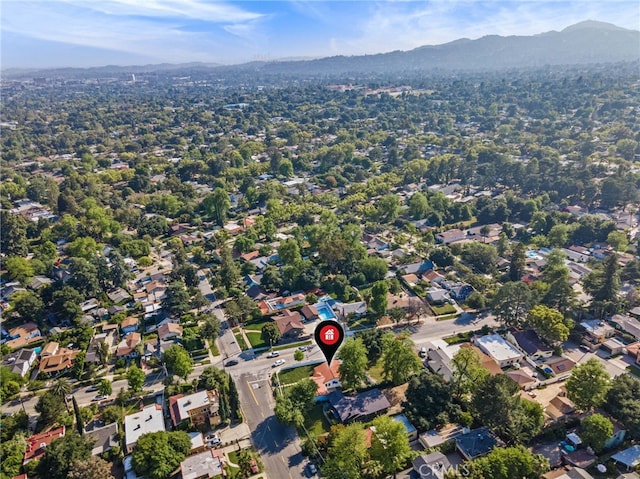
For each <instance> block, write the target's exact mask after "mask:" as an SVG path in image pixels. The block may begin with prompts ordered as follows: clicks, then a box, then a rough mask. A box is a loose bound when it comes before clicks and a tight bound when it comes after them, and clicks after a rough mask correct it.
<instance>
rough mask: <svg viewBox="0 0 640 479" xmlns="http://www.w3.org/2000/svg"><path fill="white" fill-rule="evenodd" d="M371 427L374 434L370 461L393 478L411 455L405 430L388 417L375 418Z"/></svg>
mask: <svg viewBox="0 0 640 479" xmlns="http://www.w3.org/2000/svg"><path fill="white" fill-rule="evenodd" d="M373 427H375V434H373V437H372V440H371V449H370V455H371V459H372V460H373V461H376V462H378V463H380V465H381V466H382V471H383V472H384V473H385V474H392V475H393V477H394V478H395V477H396V473H397V472H398V471H401V470H402V469H404V468H405V466H406V465H407V462H408V461H409V459H410V458H411V455H412V454H411V447H410V446H409V438H408V437H407V430H406V428H405V426H404V425H403V424H402V423H401V422H400V421H396V420H394V419H392V418H391V417H389V416H379V417H377V418H375V419H374V420H373Z"/></svg>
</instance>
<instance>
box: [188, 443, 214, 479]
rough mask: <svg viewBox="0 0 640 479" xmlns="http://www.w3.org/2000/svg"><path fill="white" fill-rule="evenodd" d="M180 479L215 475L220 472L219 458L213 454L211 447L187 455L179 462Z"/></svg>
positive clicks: (195, 478) (194, 478)
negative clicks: (198, 452) (192, 454)
mask: <svg viewBox="0 0 640 479" xmlns="http://www.w3.org/2000/svg"><path fill="white" fill-rule="evenodd" d="M180 471H181V472H182V479H197V478H200V477H215V476H219V475H221V474H222V463H221V462H220V458H218V457H215V456H214V455H213V450H212V449H207V450H206V451H204V452H201V453H200V454H196V455H194V456H189V457H187V458H186V459H185V460H184V461H182V462H181V463H180Z"/></svg>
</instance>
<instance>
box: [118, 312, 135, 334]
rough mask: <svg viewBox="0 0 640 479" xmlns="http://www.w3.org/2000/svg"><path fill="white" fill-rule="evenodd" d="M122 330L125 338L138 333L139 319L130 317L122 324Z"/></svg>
mask: <svg viewBox="0 0 640 479" xmlns="http://www.w3.org/2000/svg"><path fill="white" fill-rule="evenodd" d="M120 329H121V330H122V335H123V336H126V335H127V334H130V333H133V332H135V331H137V330H138V318H137V317H136V316H129V317H128V318H126V319H125V320H124V321H122V323H120Z"/></svg>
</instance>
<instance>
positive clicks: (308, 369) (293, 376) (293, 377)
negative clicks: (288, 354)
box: [279, 366, 313, 384]
mask: <svg viewBox="0 0 640 479" xmlns="http://www.w3.org/2000/svg"><path fill="white" fill-rule="evenodd" d="M312 374H313V366H299V367H297V368H293V369H287V370H286V371H282V372H280V374H279V377H280V384H293V383H297V382H298V381H300V380H301V379H306V378H310V377H311V375H312Z"/></svg>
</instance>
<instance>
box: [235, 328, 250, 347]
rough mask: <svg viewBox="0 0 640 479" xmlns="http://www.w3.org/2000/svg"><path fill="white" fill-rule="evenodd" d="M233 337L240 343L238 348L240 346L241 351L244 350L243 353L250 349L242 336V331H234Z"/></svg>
mask: <svg viewBox="0 0 640 479" xmlns="http://www.w3.org/2000/svg"><path fill="white" fill-rule="evenodd" d="M233 335H234V336H235V337H236V341H237V342H238V346H240V349H242V350H243V351H244V350H245V349H248V348H249V346H247V342H246V341H245V340H244V337H243V336H242V332H240V330H238V329H236V330H234V331H233Z"/></svg>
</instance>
